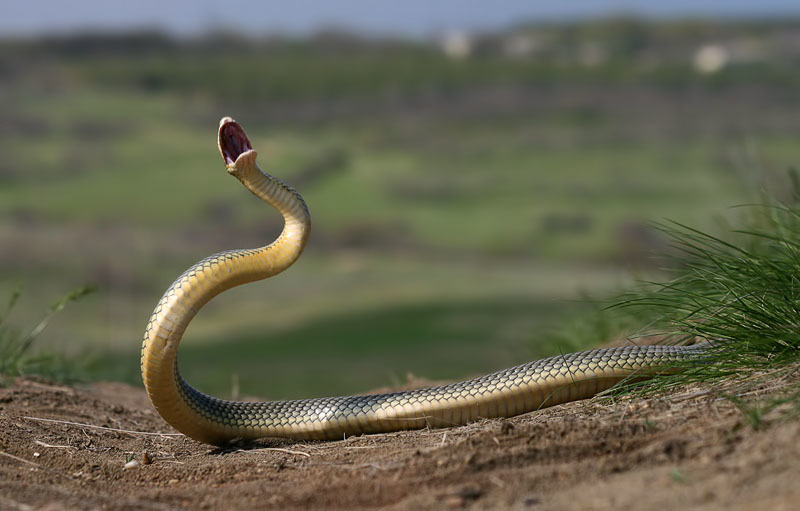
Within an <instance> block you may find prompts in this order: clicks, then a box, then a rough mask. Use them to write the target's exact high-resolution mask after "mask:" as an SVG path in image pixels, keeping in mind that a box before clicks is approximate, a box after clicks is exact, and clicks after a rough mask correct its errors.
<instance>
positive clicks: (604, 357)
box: [141, 117, 702, 445]
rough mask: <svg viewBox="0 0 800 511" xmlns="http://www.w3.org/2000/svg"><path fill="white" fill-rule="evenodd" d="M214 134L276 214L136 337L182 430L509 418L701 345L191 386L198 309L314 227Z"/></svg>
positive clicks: (282, 432)
mask: <svg viewBox="0 0 800 511" xmlns="http://www.w3.org/2000/svg"><path fill="white" fill-rule="evenodd" d="M218 143H219V149H220V153H221V154H222V158H223V160H224V161H225V164H226V168H227V170H228V173H230V174H231V175H233V176H234V177H236V178H237V179H238V180H239V181H241V182H242V184H243V185H244V186H245V187H246V188H247V189H248V190H250V191H251V192H252V193H253V194H254V195H256V196H257V197H258V198H260V199H262V200H263V201H265V202H266V203H268V204H269V205H271V206H272V207H274V208H275V209H277V210H278V211H279V212H280V213H281V215H283V218H284V221H285V224H284V229H283V232H282V233H281V235H280V236H279V237H278V239H276V240H275V241H274V242H272V243H271V244H269V245H267V246H264V247H261V248H256V249H244V250H227V251H225V252H220V253H218V254H215V255H212V256H210V257H207V258H205V259H203V260H202V261H200V262H198V263H197V264H195V265H194V266H192V267H191V268H189V269H188V270H186V271H185V272H184V273H183V274H182V275H181V276H180V277H178V279H177V280H175V282H173V283H172V285H170V286H169V288H168V289H167V291H166V292H165V293H164V296H163V297H162V298H161V300H160V301H159V302H158V305H157V306H156V308H155V310H154V311H153V314H152V316H151V317H150V321H149V323H148V325H147V329H146V331H145V334H144V341H143V343H142V358H141V369H142V379H143V381H144V385H145V389H146V390H147V394H148V396H149V397H150V400H151V401H152V402H153V405H154V406H155V408H156V410H158V413H159V414H161V416H162V417H163V418H164V420H166V421H167V422H168V423H169V424H170V425H172V426H173V427H174V428H175V429H177V430H178V431H180V432H181V433H183V434H185V435H186V436H189V437H191V438H193V439H195V440H198V441H200V442H205V443H209V444H215V445H220V444H224V443H225V442H227V441H230V440H232V439H235V438H244V439H250V438H258V437H266V436H273V437H289V438H297V439H337V438H342V437H343V436H350V435H358V434H364V433H378V432H388V431H397V430H403V429H418V428H424V427H447V426H454V425H460V424H466V423H469V422H471V421H475V420H478V419H480V418H493V417H511V416H514V415H519V414H522V413H526V412H530V411H533V410H537V409H539V408H542V407H545V406H551V405H555V404H559V403H564V402H568V401H574V400H578V399H584V398H588V397H592V396H594V395H596V394H597V393H598V392H601V391H603V390H605V389H608V388H610V387H612V386H613V385H615V384H617V383H619V382H620V381H622V380H624V379H626V378H629V377H631V376H632V375H645V376H646V375H648V374H652V373H654V372H658V371H663V370H668V369H669V368H670V367H671V366H672V365H674V364H675V362H677V361H679V360H682V359H687V358H689V357H696V356H697V354H698V353H699V352H700V351H702V348H701V347H697V346H690V347H685V346H684V347H681V346H625V347H621V348H608V349H598V350H592V351H584V352H580V353H572V354H569V355H563V356H555V357H550V358H546V359H543V360H538V361H535V362H529V363H527V364H523V365H520V366H517V367H513V368H510V369H505V370H503V371H499V372H496V373H493V374H489V375H486V376H483V377H480V378H474V379H471V380H467V381H463V382H460V383H453V384H450V385H442V386H437V387H431V388H425V389H419V390H411V391H404V392H393V393H389V394H375V395H363V396H347V397H329V398H318V399H304V400H292V401H270V402H242V401H228V400H223V399H217V398H215V397H212V396H208V395H206V394H203V393H202V392H200V391H198V390H196V389H194V388H193V387H191V386H190V385H189V384H188V383H187V382H186V381H185V380H184V379H183V378H182V377H181V375H180V373H179V372H178V363H177V352H178V344H179V342H180V340H181V337H182V335H183V333H184V331H185V330H186V327H187V326H188V324H189V322H190V321H191V320H192V318H193V317H194V316H195V314H197V312H198V310H200V308H201V307H202V306H203V305H204V304H206V303H207V302H208V301H209V300H211V299H212V298H213V297H214V296H216V295H218V294H219V293H221V292H223V291H225V290H227V289H230V288H231V287H234V286H238V285H241V284H245V283H248V282H253V281H257V280H261V279H265V278H268V277H271V276H273V275H276V274H278V273H280V272H282V271H283V270H285V269H286V268H288V267H289V266H291V264H292V263H293V262H294V261H295V260H296V259H297V258H298V257H299V256H300V253H301V252H302V251H303V247H304V246H305V244H306V241H307V239H308V234H309V230H310V226H311V222H310V216H309V213H308V209H307V208H306V205H305V202H304V201H303V199H302V197H301V196H300V195H299V194H298V193H297V192H296V191H295V190H294V189H293V188H292V187H290V186H288V185H286V184H284V183H283V182H281V181H280V180H278V179H277V178H275V177H272V176H270V175H268V174H265V173H263V172H262V171H261V170H260V169H259V168H258V166H257V165H256V152H255V151H254V150H253V149H252V146H251V144H250V141H249V140H248V138H247V136H246V135H245V132H244V130H243V129H242V128H241V126H240V125H239V124H238V123H237V122H235V121H234V120H233V119H231V118H229V117H226V118H223V119H222V120H221V121H220V127H219V134H218Z"/></svg>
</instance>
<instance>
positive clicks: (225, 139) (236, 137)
mask: <svg viewBox="0 0 800 511" xmlns="http://www.w3.org/2000/svg"><path fill="white" fill-rule="evenodd" d="M252 149H253V146H251V145H250V140H248V138H247V135H246V134H245V133H244V130H243V129H242V127H241V126H240V125H239V123H238V122H236V121H234V120H233V119H231V118H230V117H225V118H224V119H222V121H221V122H220V126H219V150H220V151H221V152H222V159H223V160H225V164H227V165H232V164H234V163H236V158H238V157H239V156H240V155H242V154H244V153H246V152H247V151H251V150H252Z"/></svg>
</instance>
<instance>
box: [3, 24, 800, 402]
mask: <svg viewBox="0 0 800 511" xmlns="http://www.w3.org/2000/svg"><path fill="white" fill-rule="evenodd" d="M112 39H113V38H112ZM102 41H103V40H101V42H102ZM120 41H122V43H124V42H125V41H126V40H125V39H124V38H122V39H120ZM68 42H69V41H67V43H68ZM105 42H106V43H108V41H107V40H106V41H105ZM112 42H113V41H112ZM117 43H118V47H117V48H116V49H114V46H113V45H110V46H106V47H102V48H103V49H97V48H101V46H102V45H99V43H97V42H96V41H95V43H94V46H92V45H91V44H89V45H88V46H86V48H84V49H82V50H80V51H78V50H75V51H72V50H70V51H67V50H68V49H69V48H70V47H69V45H68V44H66V43H64V42H62V43H61V44H60V45H58V44H52V43H51V44H50V46H48V45H47V44H44V45H42V44H38V45H37V43H28V46H25V45H24V44H23V43H19V42H13V43H12V42H5V43H3V44H0V46H2V49H0V67H1V68H2V69H5V70H6V74H5V75H4V76H5V81H6V83H5V84H4V85H7V86H6V87H4V89H3V94H2V114H0V151H2V153H3V154H4V161H3V162H2V163H0V185H2V186H0V246H2V247H3V249H2V254H0V297H1V296H3V295H4V294H7V293H8V292H9V289H11V287H12V286H13V285H15V284H16V283H21V284H23V285H24V286H25V292H24V295H23V298H22V302H21V310H20V311H19V313H18V318H17V320H18V321H19V322H20V323H25V322H26V321H28V320H30V318H32V317H34V316H35V315H36V313H37V311H38V310H41V308H42V307H44V305H45V304H47V303H48V302H49V301H52V300H54V299H55V298H56V297H57V296H58V295H59V294H63V293H65V292H67V291H69V290H70V289H73V288H75V287H78V286H79V285H81V284H84V283H86V282H89V283H93V284H95V285H96V286H97V287H98V292H97V293H95V294H94V295H93V296H91V297H89V298H87V299H85V300H83V301H82V302H80V303H78V304H73V305H71V306H70V307H69V309H68V310H67V311H65V313H64V314H63V315H61V316H60V317H59V318H58V319H57V320H55V321H54V323H53V325H52V328H51V330H50V331H49V334H48V335H47V336H45V337H46V338H44V339H43V341H44V342H45V347H47V348H49V349H53V350H55V351H57V352H59V353H65V354H67V355H68V356H72V357H76V358H78V359H83V360H87V361H88V365H87V368H86V369H85V373H84V375H85V376H86V377H88V378H109V379H124V380H126V381H131V382H135V381H138V348H139V342H140V336H141V334H142V331H143V328H144V325H145V323H146V320H147V317H148V316H149V313H150V312H151V310H152V307H153V306H154V304H155V303H156V301H157V299H158V297H159V296H160V293H161V292H163V290H164V289H165V288H166V287H167V285H168V284H169V283H170V282H171V281H172V279H174V278H175V277H176V276H177V275H178V274H179V273H180V272H181V271H183V270H184V269H185V268H186V267H187V266H188V265H190V264H191V263H193V262H194V261H196V260H198V259H200V258H201V257H203V256H205V255H208V254H210V253H212V252H215V251H219V250H224V249H228V248H234V247H246V246H254V245H257V244H264V243H267V242H269V241H271V239H273V237H274V236H275V235H276V234H277V233H278V232H279V230H280V227H281V225H280V219H279V218H278V217H277V214H275V213H274V212H272V211H269V210H268V209H267V208H266V207H265V206H264V205H263V204H261V203H259V202H258V201H257V200H255V199H254V198H253V197H252V196H250V195H249V194H248V193H247V192H246V191H245V190H243V189H242V188H241V186H240V185H239V184H238V183H237V182H236V181H235V180H233V179H231V178H230V177H229V176H228V175H227V174H226V172H225V170H224V167H223V165H222V162H221V159H220V157H219V155H218V153H217V149H216V142H215V134H216V127H217V121H218V119H219V118H220V117H221V116H223V115H232V116H234V117H235V118H237V119H240V120H241V121H242V123H243V124H244V125H245V128H246V129H247V130H248V134H249V135H250V138H251V140H252V142H253V145H254V147H255V148H256V149H257V150H258V151H259V155H260V156H259V160H260V162H261V164H262V167H263V168H264V169H265V170H268V171H270V172H272V173H274V174H275V175H277V176H279V177H281V178H283V179H285V180H286V181H288V182H289V183H292V184H294V185H295V186H296V187H297V188H298V189H299V190H300V192H301V193H302V194H303V196H304V197H305V198H306V201H307V203H308V205H309V208H310V210H311V214H312V218H313V232H312V239H311V242H310V245H309V247H308V250H307V254H306V255H305V256H304V257H303V258H301V261H300V262H299V263H298V264H297V265H296V267H293V268H292V269H291V270H289V271H288V272H287V273H286V274H284V275H281V276H279V277H276V278H274V279H271V280H270V281H269V282H264V283H259V284H255V285H251V286H247V287H245V288H243V289H237V290H233V291H231V292H229V293H226V294H225V295H224V296H221V297H220V298H218V299H216V300H215V301H214V302H212V303H211V304H209V306H208V307H207V309H205V310H204V311H203V312H202V313H201V314H200V315H199V317H198V318H197V319H196V321H195V323H193V324H192V326H191V328H190V329H189V332H188V335H187V338H186V341H185V343H184V346H183V349H182V351H181V360H182V363H183V364H182V367H183V368H184V369H183V371H184V372H185V374H186V376H187V379H189V381H191V382H193V383H197V384H198V385H199V387H200V388H201V389H203V390H206V391H209V392H214V393H217V394H220V395H227V393H229V392H230V389H231V385H232V384H231V381H232V380H231V378H232V375H233V374H236V375H237V377H238V378H239V382H240V385H241V392H242V393H244V394H254V395H261V396H266V397H279V398H282V397H303V396H310V395H320V394H328V393H340V392H357V391H362V390H365V389H369V388H374V387H378V386H382V385H387V384H391V383H397V382H398V381H403V380H404V379H405V374H406V373H407V372H412V373H414V374H417V375H419V376H424V377H428V378H448V379H451V378H458V377H461V376H466V375H470V374H477V373H481V372H486V371H490V370H495V369H499V368H502V367H505V366H507V365H510V364H514V363H521V362H524V361H527V360H528V359H530V358H533V357H536V356H541V355H545V354H550V353H553V352H557V351H558V349H559V346H556V345H554V344H553V343H552V342H550V340H548V339H549V337H548V336H547V333H546V332H547V331H548V329H549V328H551V327H554V326H555V325H557V324H558V323H559V322H560V321H571V320H572V318H574V317H575V314H576V312H577V311H581V310H588V309H590V308H591V307H588V306H587V304H586V303H585V302H584V300H583V297H584V296H586V295H589V296H605V295H608V294H609V293H611V292H613V291H614V290H616V289H619V288H621V287H623V286H624V285H625V284H626V283H627V282H630V280H631V278H632V276H635V275H648V276H652V275H654V274H656V272H657V269H658V268H657V264H656V263H654V262H653V256H654V255H659V254H663V253H664V252H666V251H668V250H669V248H668V246H667V242H666V240H665V239H664V238H663V237H662V236H660V235H659V234H658V233H657V232H656V231H655V230H654V229H652V228H651V227H650V226H649V222H651V221H660V220H664V219H666V218H669V219H673V220H677V221H681V222H685V223H690V224H692V225H694V226H697V227H700V228H703V229H710V230H712V231H713V230H715V229H717V227H718V226H719V225H720V223H724V222H725V221H726V218H730V217H731V216H732V215H735V211H734V212H732V211H731V210H730V209H729V208H730V207H731V206H734V205H737V204H741V203H744V202H749V201H751V200H752V199H753V197H754V196H755V194H756V193H757V191H758V190H759V188H760V187H768V188H771V189H774V190H778V192H780V190H781V183H782V181H781V179H783V178H782V176H783V174H784V172H785V170H786V169H787V168H789V167H791V166H792V165H795V164H796V163H797V162H798V161H800V146H798V145H797V144H796V142H795V141H796V139H797V135H798V132H800V125H799V124H798V122H797V121H796V120H795V118H796V115H793V113H792V111H793V110H792V107H794V106H797V105H798V103H800V98H798V97H797V93H796V92H793V91H792V90H789V89H787V87H786V83H785V81H784V77H785V73H784V72H783V71H782V70H781V69H780V68H777V69H776V68H775V66H774V65H771V66H768V67H769V69H770V70H771V71H769V72H763V73H762V72H759V70H758V69H755V70H753V69H751V68H752V66H750V67H749V68H746V69H745V68H733V69H731V70H730V71H727V72H726V73H727V74H726V73H723V74H722V75H718V76H716V77H702V76H696V74H694V73H693V71H692V70H691V68H689V67H687V66H686V65H679V64H670V65H668V66H667V67H665V68H662V69H661V70H660V71H659V70H655V71H647V72H642V73H637V72H632V71H631V69H637V68H635V66H634V67H632V66H627V65H626V62H627V61H626V60H625V58H623V57H620V58H617V59H612V61H610V62H609V63H608V66H606V67H603V66H601V67H599V68H597V69H588V70H587V69H582V68H580V67H579V66H574V68H571V67H569V66H567V67H566V68H565V67H564V66H563V65H562V64H559V63H558V62H556V61H554V62H550V63H548V62H547V61H545V62H543V63H540V64H537V65H526V64H525V62H522V61H519V60H509V59H503V58H499V57H492V56H481V57H480V58H476V59H468V60H467V61H458V62H451V61H449V60H447V59H446V58H444V57H442V56H441V55H440V54H439V53H437V52H436V50H435V49H431V48H428V47H425V46H422V45H418V44H415V45H411V44H408V45H403V44H401V45H399V46H391V45H390V46H388V47H384V46H381V45H377V46H375V45H373V46H370V43H369V42H364V43H362V45H361V46H358V47H356V48H355V49H354V48H349V47H348V48H345V49H344V50H340V51H339V52H331V51H330V50H329V49H328V50H325V51H323V50H321V49H320V47H315V46H313V45H311V46H308V47H305V46H304V47H302V48H300V49H298V47H297V46H291V45H289V47H287V48H283V49H281V48H280V47H277V48H276V47H272V46H270V47H268V48H266V49H265V48H262V47H259V46H257V45H256V46H252V45H251V46H247V47H245V48H238V49H237V47H236V46H235V45H233V46H232V47H230V48H227V49H226V50H224V51H223V50H219V49H218V50H217V51H218V53H217V54H213V55H212V54H209V55H207V56H206V57H205V58H204V57H203V55H202V53H198V51H199V50H198V49H197V47H195V46H191V45H188V46H186V47H184V46H182V45H181V44H178V43H175V45H174V46H171V47H170V48H169V49H161V50H159V49H158V48H159V47H158V45H156V47H155V49H152V48H150V49H147V48H145V49H144V50H141V49H139V50H136V49H135V48H134V49H131V47H129V46H130V41H128V46H125V44H122V43H120V42H119V41H117ZM73 44H74V41H73ZM14 45H17V46H14ZM19 45H22V48H23V49H24V50H25V51H23V52H22V54H23V56H24V58H25V62H24V63H22V62H21V60H20V58H19V53H20V52H19V51H16V52H14V51H11V49H10V48H19V47H20V46H19ZM321 47H322V46H321ZM48 48H49V49H48ZM87 48H88V49H87ZM120 48H121V49H120ZM376 48H377V49H376ZM301 50H302V51H301ZM25 52H29V54H26V53H25ZM225 52H227V53H225ZM337 63H338V64H341V65H338V64H337ZM353 69H355V70H357V72H355V71H353V72H352V73H351V72H345V71H347V70H351V71H352V70H353ZM559 69H561V70H562V71H563V73H559ZM747 69H750V71H748V72H745V71H747ZM8 70H11V71H8ZM343 70H344V71H343ZM271 76H274V77H275V78H274V79H273V78H270V77H271ZM667 76H668V77H669V78H665V77H667ZM204 77H206V78H204ZM207 77H211V78H207ZM776 77H777V78H776ZM303 84H305V85H303ZM229 89H230V96H229V97H228V96H226V94H225V92H226V90H229ZM631 270H634V272H633V273H632V272H631ZM597 341H599V339H597Z"/></svg>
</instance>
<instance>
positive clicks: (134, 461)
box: [123, 460, 139, 470]
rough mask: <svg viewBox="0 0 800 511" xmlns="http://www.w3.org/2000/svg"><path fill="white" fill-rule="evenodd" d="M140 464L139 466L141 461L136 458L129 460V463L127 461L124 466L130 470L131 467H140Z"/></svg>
mask: <svg viewBox="0 0 800 511" xmlns="http://www.w3.org/2000/svg"><path fill="white" fill-rule="evenodd" d="M138 466H139V462H138V461H136V460H131V461H129V462H128V463H126V464H125V466H124V467H123V468H124V469H125V470H128V469H129V468H136V467H138Z"/></svg>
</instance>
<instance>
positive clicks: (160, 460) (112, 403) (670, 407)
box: [0, 380, 800, 510]
mask: <svg viewBox="0 0 800 511" xmlns="http://www.w3.org/2000/svg"><path fill="white" fill-rule="evenodd" d="M765 419H766V420H763V421H762V422H761V427H760V428H759V429H757V430H756V429H753V428H752V427H751V426H750V425H749V422H748V420H747V418H746V417H745V416H744V415H743V414H742V413H741V412H740V411H739V410H738V409H737V408H736V407H735V406H734V405H732V404H731V403H730V401H728V400H725V399H721V398H716V397H713V396H712V395H710V394H708V393H706V392H702V391H698V390H696V389H694V390H691V389H690V390H687V391H685V392H684V393H683V394H680V395H673V396H670V397H669V398H668V399H647V400H645V399H623V400H618V401H617V402H615V403H609V402H608V400H605V401H597V400H595V401H589V402H579V403H570V404H568V405H562V406H558V407H554V408H551V409H548V410H544V411H542V412H539V413H533V414H528V415H524V416H521V417H517V418H513V419H508V420H492V421H482V422H479V423H476V424H473V425H470V426H465V427H459V428H452V429H447V430H430V431H417V432H402V433H394V434H384V435H370V436H363V437H353V438H348V439H345V440H342V441H337V442H293V441H283V440H274V439H273V440H265V441H262V442H257V443H251V444H247V445H242V446H232V447H231V448H228V449H215V448H212V447H209V446H206V445H202V444H198V443H196V442H194V441H192V440H189V439H187V438H185V437H183V436H182V435H177V434H175V433H174V431H172V430H171V429H170V428H169V426H167V425H166V424H165V423H164V422H163V421H162V420H161V418H160V417H158V415H157V414H156V413H155V411H154V410H153V409H152V407H151V406H150V403H149V402H148V400H147V398H146V396H145V395H144V393H143V392H142V391H141V390H140V389H138V388H134V387H130V386H127V385H123V384H115V383H102V384H94V385H91V386H88V387H82V388H70V387H62V386H56V385H51V384H48V383H45V382H38V381H34V380H18V381H17V382H16V383H15V384H14V385H13V386H12V387H9V388H5V389H0V431H2V437H0V508H2V509H20V510H33V509H47V510H59V509H175V508H188V509H256V508H257V509H266V508H276V509H287V508H301V509H309V508H310V509H319V508H330V509H337V508H338V509H341V508H348V509H353V508H382V507H385V508H393V509H442V508H471V507H474V508H477V509H485V508H503V509H505V508H510V509H580V510H584V509H679V508H692V509H695V508H701V509H759V510H763V509H787V510H788V509H796V505H797V503H798V502H800V487H798V486H797V484H796V476H797V474H799V473H800V421H797V420H785V421H774V423H770V421H769V417H766V418H765ZM158 433H167V434H158ZM145 453H147V455H146V456H145ZM131 456H135V459H136V461H137V462H138V464H136V463H134V464H133V465H136V466H133V467H130V468H124V467H125V465H126V462H127V461H128V460H129V458H130V457H131ZM129 465H131V464H129Z"/></svg>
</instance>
